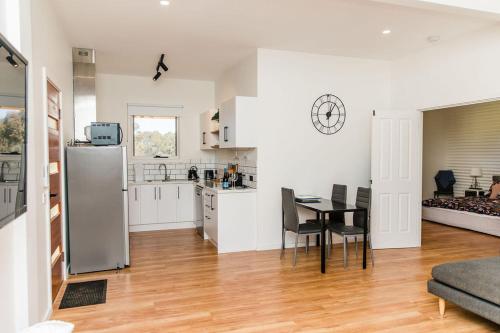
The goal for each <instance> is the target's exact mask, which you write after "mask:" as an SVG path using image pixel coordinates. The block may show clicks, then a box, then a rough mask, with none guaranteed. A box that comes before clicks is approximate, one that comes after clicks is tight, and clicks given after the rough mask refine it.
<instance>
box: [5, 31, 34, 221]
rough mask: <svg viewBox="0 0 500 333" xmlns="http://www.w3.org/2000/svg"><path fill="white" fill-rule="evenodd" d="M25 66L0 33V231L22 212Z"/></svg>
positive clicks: (24, 141)
mask: <svg viewBox="0 0 500 333" xmlns="http://www.w3.org/2000/svg"><path fill="white" fill-rule="evenodd" d="M26 67H27V61H26V60H25V59H24V57H23V56H22V55H21V54H20V53H19V52H17V51H16V50H15V49H14V47H12V45H11V44H10V43H9V42H8V41H7V40H6V39H5V38H4V37H3V36H2V35H1V34H0V228H1V227H3V226H5V225H6V224H7V223H9V222H10V221H12V220H14V219H15V218H16V217H18V216H19V215H21V214H22V213H24V212H25V211H26V191H25V189H26V70H27V68H26Z"/></svg>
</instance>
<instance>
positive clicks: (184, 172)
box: [128, 159, 257, 188]
mask: <svg viewBox="0 0 500 333" xmlns="http://www.w3.org/2000/svg"><path fill="white" fill-rule="evenodd" d="M228 163H232V164H239V166H240V169H239V171H240V172H241V173H242V174H243V184H244V185H246V186H249V187H252V188H257V163H256V162H255V161H250V160H245V159H242V160H198V159H195V160H181V161H179V160H177V161H171V162H169V161H161V162H157V163H154V162H153V163H151V162H146V163H142V165H143V168H144V171H143V172H144V180H145V181H149V180H151V181H153V180H163V179H164V178H165V170H164V169H163V168H162V169H161V170H160V164H165V165H166V166H167V170H166V172H167V174H168V175H170V179H175V180H179V179H187V176H188V170H189V169H190V168H191V167H192V166H196V167H197V168H198V176H199V177H200V178H203V177H204V175H205V170H207V169H209V170H210V169H211V170H217V173H218V175H219V177H220V176H221V175H222V172H223V170H224V168H225V167H227V165H228ZM135 164H141V163H140V162H134V163H129V164H128V180H129V181H130V182H133V181H135V170H134V165H135ZM251 179H253V180H251Z"/></svg>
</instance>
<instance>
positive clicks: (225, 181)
mask: <svg viewBox="0 0 500 333" xmlns="http://www.w3.org/2000/svg"><path fill="white" fill-rule="evenodd" d="M228 178H229V177H228V175H227V169H226V168H224V176H223V177H222V188H223V189H224V190H226V189H228V188H229V179H228Z"/></svg>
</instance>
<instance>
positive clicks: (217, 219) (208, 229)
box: [203, 188, 257, 253]
mask: <svg viewBox="0 0 500 333" xmlns="http://www.w3.org/2000/svg"><path fill="white" fill-rule="evenodd" d="M203 198H204V229H205V233H206V234H207V236H208V238H209V240H210V241H211V242H212V243H213V244H214V245H215V246H216V247H217V252H218V253H228V252H240V251H252V250H255V249H256V248H257V216H256V215H257V213H256V212H257V193H256V192H255V191H242V192H231V191H225V192H221V191H217V190H212V189H208V188H207V189H205V191H204V197H203Z"/></svg>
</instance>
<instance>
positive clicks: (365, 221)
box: [363, 209, 368, 269]
mask: <svg viewBox="0 0 500 333" xmlns="http://www.w3.org/2000/svg"><path fill="white" fill-rule="evenodd" d="M363 215H364V219H363V220H364V221H363V269H366V240H367V233H368V209H365V211H364V214H363Z"/></svg>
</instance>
